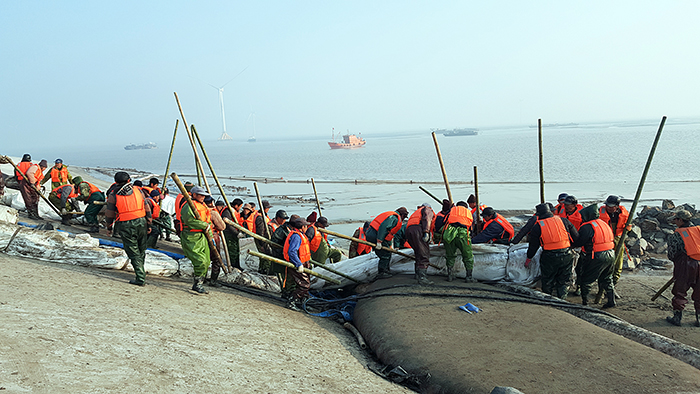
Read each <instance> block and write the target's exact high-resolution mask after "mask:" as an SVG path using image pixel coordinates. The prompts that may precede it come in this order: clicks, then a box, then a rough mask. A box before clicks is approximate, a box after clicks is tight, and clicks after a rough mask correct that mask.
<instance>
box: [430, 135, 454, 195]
mask: <svg viewBox="0 0 700 394" xmlns="http://www.w3.org/2000/svg"><path fill="white" fill-rule="evenodd" d="M433 142H434V143H435V151H436V152H437V157H438V162H440V170H441V171H442V179H443V180H444V181H445V189H447V199H448V200H450V202H453V200H452V192H451V191H450V183H449V182H448V181H447V172H445V163H443V162H442V154H441V153H440V146H439V145H438V141H437V137H436V136H435V132H434V131H433Z"/></svg>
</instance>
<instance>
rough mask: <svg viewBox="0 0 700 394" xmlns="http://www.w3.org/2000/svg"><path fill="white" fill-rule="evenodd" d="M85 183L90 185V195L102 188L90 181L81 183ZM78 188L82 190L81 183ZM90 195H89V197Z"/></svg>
mask: <svg viewBox="0 0 700 394" xmlns="http://www.w3.org/2000/svg"><path fill="white" fill-rule="evenodd" d="M83 183H87V185H88V186H90V196H92V194H93V193H97V192H99V191H100V188H98V187H97V186H95V185H93V184H92V183H90V182H81V184H83ZM78 190H80V185H78ZM90 196H88V198H89V197H90ZM154 217H156V216H154Z"/></svg>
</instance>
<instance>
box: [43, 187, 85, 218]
mask: <svg viewBox="0 0 700 394" xmlns="http://www.w3.org/2000/svg"><path fill="white" fill-rule="evenodd" d="M76 197H78V193H76V192H75V188H74V187H73V185H71V184H68V185H61V186H58V187H56V188H55V189H53V190H51V193H49V201H51V204H53V205H54V206H55V207H56V208H58V209H59V210H60V211H61V224H63V225H66V226H67V225H69V224H70V219H71V218H72V217H73V215H71V214H70V213H69V212H72V211H76V210H77V209H76V208H75V206H74V202H75V198H76ZM76 205H77V203H76Z"/></svg>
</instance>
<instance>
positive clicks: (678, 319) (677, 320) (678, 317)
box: [666, 311, 683, 327]
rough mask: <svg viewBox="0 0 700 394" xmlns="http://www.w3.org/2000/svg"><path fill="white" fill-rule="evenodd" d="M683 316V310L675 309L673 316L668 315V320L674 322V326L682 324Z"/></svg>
mask: <svg viewBox="0 0 700 394" xmlns="http://www.w3.org/2000/svg"><path fill="white" fill-rule="evenodd" d="M682 317H683V311H673V317H671V316H668V317H667V318H666V321H667V322H669V323H671V324H673V325H674V326H678V327H680V326H681V318H682Z"/></svg>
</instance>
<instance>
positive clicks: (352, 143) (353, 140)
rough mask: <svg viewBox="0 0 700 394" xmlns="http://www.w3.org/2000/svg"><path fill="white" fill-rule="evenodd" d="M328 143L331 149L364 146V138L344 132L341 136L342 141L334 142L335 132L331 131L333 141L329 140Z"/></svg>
mask: <svg viewBox="0 0 700 394" xmlns="http://www.w3.org/2000/svg"><path fill="white" fill-rule="evenodd" d="M328 145H329V146H330V147H331V149H353V148H361V147H363V146H365V140H364V139H363V138H360V137H358V136H356V135H355V134H345V135H344V136H343V142H335V133H333V141H331V142H329V143H328Z"/></svg>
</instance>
